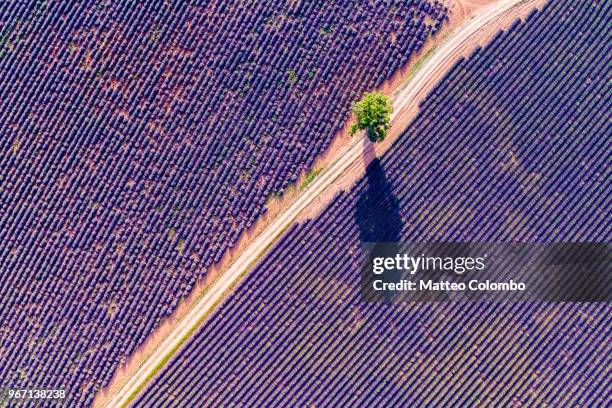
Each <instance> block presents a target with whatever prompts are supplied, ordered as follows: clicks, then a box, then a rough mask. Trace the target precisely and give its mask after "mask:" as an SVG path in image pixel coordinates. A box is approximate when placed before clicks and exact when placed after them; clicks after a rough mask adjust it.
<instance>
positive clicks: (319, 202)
mask: <svg viewBox="0 0 612 408" xmlns="http://www.w3.org/2000/svg"><path fill="white" fill-rule="evenodd" d="M545 2H546V1H545V0H528V1H525V2H523V3H521V4H520V5H519V6H516V7H515V8H513V9H512V10H510V11H508V12H507V13H505V14H504V15H503V16H502V17H501V18H498V19H496V20H495V23H494V24H489V25H487V26H485V27H484V28H482V29H480V30H478V31H477V32H476V33H475V34H474V35H472V36H471V37H470V38H469V39H468V40H467V41H465V42H464V43H463V44H461V47H459V48H458V49H456V50H455V51H454V52H453V54H452V57H451V58H447V59H445V61H444V63H442V64H439V65H438V66H436V69H435V70H434V71H433V72H432V73H431V74H430V75H428V80H427V81H426V83H425V84H424V85H423V86H421V87H420V88H419V89H418V90H416V92H410V93H409V97H408V98H406V99H401V98H402V96H403V95H404V94H405V93H404V92H402V90H403V88H404V87H405V85H406V82H407V81H409V80H410V79H411V77H412V76H413V75H414V73H413V72H412V69H411V67H412V66H414V63H415V62H417V61H418V60H419V59H421V58H423V57H424V56H427V55H428V52H430V50H433V49H435V48H437V47H439V46H440V45H441V44H442V43H444V41H445V40H446V39H447V38H448V37H450V36H452V34H453V32H454V31H455V30H456V29H457V28H458V27H460V26H462V25H463V24H464V23H465V22H466V21H468V20H469V17H470V16H471V15H473V14H474V13H477V12H478V11H479V10H480V9H482V8H483V7H486V6H488V5H490V4H491V3H495V1H491V0H452V1H451V2H449V3H450V6H449V9H450V21H449V23H448V24H447V25H446V27H445V28H443V29H442V30H441V31H440V33H438V36H437V37H436V39H434V40H432V41H429V42H428V43H427V44H426V45H425V47H424V48H423V49H422V50H421V51H420V52H419V53H418V54H417V55H415V56H414V57H413V58H411V60H410V61H409V62H408V63H407V65H406V67H405V68H403V69H401V70H400V71H399V72H397V73H396V74H395V75H394V76H393V77H392V78H391V79H390V80H388V81H386V82H385V83H384V84H383V85H382V86H381V88H380V91H381V92H383V93H385V94H387V95H389V96H391V97H392V99H393V104H394V107H399V109H398V108H396V112H395V117H394V120H393V122H392V128H391V130H390V132H389V136H388V137H387V138H386V140H385V141H384V142H383V143H381V144H379V145H377V146H376V147H375V154H376V156H380V155H381V154H383V153H384V152H385V151H386V150H387V149H388V148H389V147H390V146H391V144H392V143H393V141H395V140H396V139H397V138H398V137H399V135H400V134H401V132H402V131H403V130H404V129H405V128H406V126H407V125H408V124H409V123H410V121H411V120H412V119H413V118H414V116H415V115H416V113H417V112H418V101H419V100H420V99H422V98H423V97H424V96H425V95H426V94H427V92H429V90H430V89H431V88H432V87H433V85H435V83H437V81H438V80H439V79H440V78H441V77H442V76H443V75H444V73H445V72H446V71H447V70H448V69H449V68H450V67H451V66H452V64H453V63H454V61H456V59H457V57H458V56H459V55H468V54H469V53H470V52H471V51H472V50H473V49H474V48H475V47H476V46H477V45H484V44H486V42H487V41H488V40H489V39H490V38H491V37H492V36H493V35H495V33H496V32H497V31H498V30H499V29H500V28H506V27H508V26H509V25H510V24H511V23H512V22H513V21H514V20H515V19H516V18H517V17H524V16H525V15H526V14H527V13H528V12H529V11H530V10H532V9H533V7H541V6H542V5H543V4H544V3H545ZM347 130H348V124H347V125H346V126H345V128H344V129H343V130H342V131H341V132H339V133H338V134H337V135H336V137H335V139H334V141H333V142H332V144H331V145H330V147H329V148H328V149H327V151H326V152H325V153H324V154H323V155H322V156H321V157H320V158H319V159H318V160H317V161H316V163H315V164H314V166H313V168H327V167H329V166H330V165H331V164H332V163H334V162H335V161H337V160H338V159H339V157H342V156H343V155H344V154H345V153H346V152H347V151H348V150H349V149H350V147H351V146H352V145H353V144H354V143H351V141H352V138H351V137H350V136H348V132H347ZM374 157H375V156H374V155H370V156H369V157H368V158H367V159H366V160H363V159H361V160H354V161H353V162H352V163H351V164H350V166H349V167H348V168H347V169H346V170H345V171H344V172H343V174H342V175H341V176H340V177H338V178H337V179H336V180H335V181H334V182H333V183H331V185H330V186H329V187H328V188H327V189H326V190H325V191H324V193H323V194H319V195H317V198H315V199H314V200H312V201H311V203H310V205H309V206H308V207H307V208H306V209H305V210H303V211H301V213H300V215H299V217H298V220H304V219H307V218H311V217H314V216H316V215H317V214H318V213H319V212H320V211H321V210H322V209H323V208H324V207H325V206H326V204H327V203H328V202H329V201H330V200H331V199H332V198H333V197H334V196H335V195H336V194H337V193H338V192H339V191H342V190H348V189H350V187H351V186H352V185H353V184H354V183H355V182H356V181H357V180H358V179H359V178H361V177H362V176H363V174H364V173H365V167H366V166H367V164H368V163H369V162H370V161H371V160H372V159H373V158H374ZM302 181H303V177H302V179H301V180H299V181H298V182H297V183H296V185H295V186H293V187H291V188H289V189H287V191H286V192H285V194H284V195H283V196H282V197H281V198H273V199H271V200H269V202H268V204H267V206H268V212H267V213H266V214H265V215H264V216H263V217H261V218H260V219H259V220H258V222H256V223H255V225H254V226H253V227H252V228H251V229H250V230H248V231H246V232H245V233H244V234H243V235H242V236H241V238H240V240H239V241H238V243H237V244H236V246H234V248H232V249H231V250H229V251H228V252H227V253H226V255H225V256H224V257H223V259H222V260H221V262H220V263H219V264H218V265H217V266H216V267H214V268H211V270H209V272H208V274H207V276H206V278H205V279H204V280H203V281H201V282H199V283H198V284H197V285H196V287H195V288H194V289H193V291H192V293H191V295H190V296H189V297H187V298H186V299H185V300H184V301H183V302H181V303H180V305H179V306H178V308H177V309H176V311H175V312H174V313H173V315H172V316H170V317H169V318H167V319H165V320H164V321H163V322H162V323H161V325H160V326H159V327H157V328H156V330H155V331H154V332H153V333H152V334H151V335H150V336H149V337H148V338H147V340H146V341H145V343H144V344H143V345H141V346H140V347H139V349H138V350H137V351H136V352H135V353H134V354H133V355H132V356H131V357H130V358H129V359H128V360H127V361H126V362H125V363H124V364H123V365H122V366H121V367H120V368H119V369H118V370H117V372H116V373H115V376H114V377H113V380H112V381H111V384H110V385H109V386H108V387H106V388H105V389H103V390H102V391H101V392H100V393H99V394H98V395H97V397H96V399H95V400H94V404H93V406H94V407H101V406H109V405H108V404H109V401H110V398H111V397H113V396H114V395H115V394H116V393H117V392H119V390H121V389H122V388H123V387H124V385H125V384H126V383H127V382H128V381H129V380H130V379H132V377H133V376H134V375H135V373H136V372H137V371H138V370H139V369H140V368H141V367H142V366H143V364H144V363H145V362H146V361H147V360H148V359H149V358H150V357H151V356H152V355H153V354H154V352H155V351H156V350H158V348H159V347H160V345H161V344H162V342H163V341H164V340H165V339H167V338H168V337H169V336H171V335H173V333H174V332H175V329H176V327H177V326H178V325H179V323H181V322H182V321H183V320H184V319H185V318H186V316H187V315H188V313H189V311H190V310H192V309H193V308H194V306H195V305H196V304H197V303H198V301H199V300H201V299H202V298H203V297H204V296H205V295H206V293H207V291H208V289H209V288H211V287H212V286H213V285H214V284H215V283H217V282H218V281H219V278H220V276H221V273H222V272H224V271H226V270H227V269H228V268H229V267H230V266H231V265H232V264H233V263H234V261H236V259H237V258H238V257H239V256H240V255H241V254H242V253H243V252H244V250H245V249H246V248H248V247H249V246H250V245H251V244H252V243H253V241H254V240H255V238H256V237H258V236H259V235H260V234H261V233H262V232H263V231H264V230H266V228H267V227H269V226H270V225H271V224H272V222H273V221H274V220H275V219H276V218H277V217H278V216H279V215H280V214H281V213H282V212H283V211H285V210H286V209H287V208H289V207H291V205H292V204H294V203H295V202H296V200H297V199H298V198H299V197H300V196H301V195H302V193H303V190H301V189H300V188H299V186H300V184H301V183H302Z"/></svg>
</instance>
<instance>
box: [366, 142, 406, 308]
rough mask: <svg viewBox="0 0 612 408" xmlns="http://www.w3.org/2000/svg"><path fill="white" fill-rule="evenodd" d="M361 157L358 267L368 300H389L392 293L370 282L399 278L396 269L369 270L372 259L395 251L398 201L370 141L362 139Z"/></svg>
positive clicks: (398, 233)
mask: <svg viewBox="0 0 612 408" xmlns="http://www.w3.org/2000/svg"><path fill="white" fill-rule="evenodd" d="M364 140H365V141H364V149H363V154H362V159H363V163H364V166H365V167H366V174H365V176H366V180H367V185H366V188H365V189H364V190H363V191H362V192H361V195H360V196H359V198H358V200H357V202H356V204H355V221H356V222H357V225H358V227H359V234H360V239H361V243H362V244H364V249H366V251H367V253H366V262H365V266H364V268H363V270H362V289H364V290H365V292H364V293H363V294H364V296H365V297H366V299H368V300H386V301H390V300H391V299H392V297H393V294H392V293H388V292H377V291H374V290H373V286H372V284H373V283H374V281H375V280H376V279H380V278H382V279H383V280H384V281H385V282H397V281H399V280H400V279H401V273H400V272H399V271H386V272H385V273H384V276H383V275H380V276H377V275H374V274H373V273H372V269H371V267H372V258H373V256H374V255H375V256H376V257H381V256H389V257H393V256H395V254H396V253H397V252H398V250H399V241H400V240H401V231H402V228H403V221H402V217H401V215H400V205H399V200H398V199H397V197H396V196H395V194H394V193H393V188H392V185H391V183H390V182H389V180H388V179H387V176H386V174H385V171H384V169H383V167H382V165H381V163H380V160H379V159H378V158H377V157H376V155H375V153H374V144H373V143H372V142H370V141H369V140H368V139H367V138H364Z"/></svg>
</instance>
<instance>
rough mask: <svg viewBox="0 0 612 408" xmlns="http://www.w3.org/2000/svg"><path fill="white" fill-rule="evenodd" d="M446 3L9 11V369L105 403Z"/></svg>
mask: <svg viewBox="0 0 612 408" xmlns="http://www.w3.org/2000/svg"><path fill="white" fill-rule="evenodd" d="M446 19H447V10H446V8H445V7H444V6H443V4H441V3H440V2H438V1H432V2H427V1H421V0H417V1H414V0H412V1H385V2H357V1H352V0H338V1H326V2H303V1H297V2H294V1H288V2H280V1H276V2H268V1H204V2H168V1H163V2H162V1H151V2H149V1H116V2H114V1H104V2H99V1H83V2H74V1H52V2H43V1H30V2H26V1H19V2H11V1H9V2H2V3H0V132H1V137H0V253H1V254H2V258H1V259H0V262H1V266H0V277H1V278H2V281H3V285H2V287H1V288H0V299H1V306H0V378H2V380H3V381H2V384H1V385H2V386H11V387H50V388H58V387H59V388H65V389H67V390H68V395H69V399H68V400H67V401H66V404H68V405H69V406H88V405H90V403H91V401H92V400H93V397H94V394H95V392H96V391H97V390H99V389H100V388H101V387H102V386H104V385H105V384H107V383H108V381H109V380H110V378H111V376H112V374H113V372H114V371H115V370H116V368H117V366H118V365H119V364H120V363H121V362H123V361H125V360H126V358H127V357H128V356H129V355H130V354H131V353H133V352H134V351H135V350H136V348H137V347H138V345H140V344H142V342H143V341H144V339H145V338H146V336H147V335H148V334H149V333H151V331H152V330H153V329H154V328H155V327H156V326H158V325H159V323H160V320H161V319H162V318H164V317H166V316H168V315H170V314H171V313H172V311H173V310H175V308H176V306H177V304H178V302H179V301H180V300H181V299H182V298H184V297H185V296H186V295H187V294H188V293H190V291H191V289H192V288H193V286H194V284H195V282H196V280H197V279H198V278H202V277H203V276H205V275H206V273H207V271H208V270H209V268H210V267H211V266H212V265H213V264H214V263H216V262H218V261H219V260H220V259H221V257H222V255H223V254H224V253H225V252H226V251H227V249H228V248H231V247H232V246H234V244H235V243H236V241H237V239H238V237H239V236H240V234H241V233H242V232H244V231H245V230H246V229H247V228H249V227H250V226H251V225H252V224H253V222H254V221H255V220H256V219H257V217H258V216H259V215H261V214H262V213H264V212H265V211H266V207H265V203H266V199H267V198H269V197H270V196H271V195H273V194H281V193H282V192H283V191H284V189H285V188H286V187H287V185H288V184H289V183H292V182H294V181H296V180H297V178H298V176H299V175H300V174H301V173H302V172H304V171H305V170H307V169H309V168H310V167H311V165H312V163H313V161H314V159H315V158H316V157H317V155H319V154H320V153H321V152H322V151H323V150H324V149H325V148H326V147H327V146H328V145H329V144H330V142H331V140H332V138H333V137H334V136H335V134H336V133H337V132H338V131H339V130H340V129H341V128H342V126H343V125H344V123H345V121H346V119H347V118H348V115H349V109H350V105H351V103H352V102H353V101H355V100H356V99H358V98H359V95H360V94H361V93H362V92H363V91H365V90H367V89H372V88H375V87H377V86H379V85H381V83H382V82H383V80H385V79H387V78H389V76H390V75H391V74H393V73H394V72H395V71H396V70H397V69H398V68H400V67H402V66H403V65H404V64H405V63H406V62H407V61H408V59H409V58H410V57H411V55H413V54H414V53H415V52H416V51H417V50H419V49H420V48H421V47H422V46H423V44H424V42H425V41H426V40H427V39H428V38H429V37H431V36H432V35H433V34H434V33H435V32H436V31H437V30H438V29H439V28H440V26H441V25H442V24H443V23H444V22H445V20H446Z"/></svg>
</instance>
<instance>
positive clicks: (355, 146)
mask: <svg viewBox="0 0 612 408" xmlns="http://www.w3.org/2000/svg"><path fill="white" fill-rule="evenodd" d="M536 3H538V1H536V0H532V1H528V0H527V1H526V0H500V1H497V2H494V3H492V4H491V5H489V6H486V7H483V8H482V9H480V10H479V11H478V12H477V13H476V14H475V15H474V16H473V17H471V18H470V19H469V20H467V21H466V22H465V23H464V24H463V25H462V26H461V27H459V28H458V29H457V30H456V31H454V32H453V33H452V34H451V35H449V36H448V38H447V39H446V40H445V41H444V42H443V43H442V44H441V45H440V46H439V47H437V48H436V49H435V50H433V51H432V53H431V54H430V55H429V57H428V59H427V60H426V61H423V63H422V65H421V66H420V68H419V69H418V70H417V71H416V73H415V74H414V75H413V76H412V78H411V79H410V81H409V82H408V83H407V84H406V86H403V87H402V89H401V90H400V92H399V93H398V94H397V96H396V97H395V98H394V102H393V105H394V114H393V116H392V126H393V128H395V132H396V133H398V134H399V133H400V132H401V130H403V128H402V129H398V127H401V126H405V123H404V121H403V120H401V119H402V118H401V116H402V115H404V114H406V110H407V109H408V108H409V109H408V110H410V109H416V102H417V98H419V97H420V95H423V94H424V93H425V92H428V90H429V89H431V87H432V86H433V84H434V83H435V81H437V79H436V78H439V75H436V72H437V71H438V70H439V69H440V68H439V67H441V66H448V63H449V61H450V59H451V58H453V56H454V55H457V54H460V53H462V52H463V51H465V50H463V48H462V47H463V46H464V45H465V44H466V43H468V42H469V41H470V39H471V38H472V37H473V36H474V35H475V34H476V33H478V32H479V30H481V29H482V28H483V27H486V26H487V24H491V25H494V24H492V21H493V20H495V19H498V18H499V17H500V16H501V15H503V14H504V13H508V12H510V11H511V10H514V7H516V6H521V7H533V6H534V5H535V4H536ZM540 3H541V1H540ZM438 74H439V72H438ZM432 81H433V83H432ZM406 105H414V106H412V107H406ZM364 137H365V135H364V134H361V135H359V136H358V137H357V136H356V137H354V138H353V139H352V140H351V142H350V143H348V144H347V146H346V147H345V148H344V149H341V150H340V151H339V152H338V154H337V155H336V159H335V160H332V161H331V164H330V165H329V166H328V167H326V168H325V169H323V171H321V173H320V174H319V175H318V176H317V177H316V178H315V179H314V181H313V182H312V183H311V184H310V185H309V186H308V188H307V189H306V190H305V191H304V192H303V193H302V194H301V195H300V196H299V197H298V198H297V199H296V200H295V201H294V202H293V204H292V205H291V206H289V208H287V209H286V210H285V211H283V212H282V213H281V214H280V215H279V216H278V217H277V218H276V219H275V220H273V222H272V223H271V224H270V225H269V226H268V227H267V228H266V229H265V230H264V231H263V232H262V233H261V234H260V235H259V236H257V237H256V238H255V239H254V240H253V242H252V243H251V245H249V246H248V247H247V248H246V250H245V251H244V252H243V253H242V254H241V255H240V256H239V257H238V258H237V259H236V260H235V262H234V263H233V264H232V265H231V266H230V267H229V268H228V269H227V270H226V271H225V272H223V273H222V274H221V275H220V276H219V277H218V279H216V280H215V281H214V283H213V284H212V285H211V286H210V288H209V289H208V290H207V291H206V293H205V294H204V296H202V297H201V298H200V299H199V300H198V301H197V303H196V304H195V305H194V307H193V308H192V309H191V310H190V311H189V312H188V313H187V314H186V315H185V316H184V318H182V319H181V320H180V321H179V322H178V324H177V325H176V327H175V329H174V330H173V331H172V333H171V334H170V335H168V336H167V337H165V339H164V340H163V341H162V342H161V344H160V345H159V347H157V348H156V349H155V350H154V351H153V353H152V354H151V355H150V356H148V358H147V359H146V360H145V361H143V362H142V363H141V364H140V365H139V368H138V370H137V371H136V373H135V374H134V375H133V376H131V377H129V378H128V379H127V380H126V381H125V382H124V383H123V384H122V385H121V386H120V387H118V389H117V391H116V392H113V393H112V394H111V395H107V396H105V398H103V399H102V400H97V401H96V402H97V403H96V404H95V406H100V407H109V408H111V407H112V408H116V407H125V406H128V405H129V404H130V402H131V401H132V400H133V399H134V398H135V396H136V395H138V393H139V392H140V391H141V390H142V389H143V388H144V387H145V385H146V384H147V383H148V382H149V381H150V380H151V379H152V378H153V377H154V375H155V374H156V373H157V371H158V370H159V369H160V368H161V367H162V366H163V365H164V364H165V363H166V362H167V361H168V360H169V359H170V358H171V357H172V356H173V355H174V354H175V353H176V352H177V351H178V350H179V348H180V347H181V345H182V344H184V343H185V341H186V340H187V339H188V338H189V337H190V336H191V334H192V333H193V332H194V331H195V330H196V329H197V327H198V326H199V325H200V323H201V322H202V321H203V320H204V319H206V317H207V316H208V315H209V314H210V313H211V312H212V311H213V310H214V308H215V306H216V305H217V304H219V303H220V302H222V301H223V299H224V298H225V296H226V295H227V294H228V293H229V292H230V291H231V289H232V288H233V287H234V286H235V285H237V284H238V283H239V282H240V281H241V279H242V278H243V277H244V276H246V274H247V273H248V271H249V269H250V268H251V267H252V266H253V264H254V263H255V262H257V260H258V259H259V258H260V257H261V256H263V255H264V253H265V252H266V249H267V248H268V247H270V246H271V245H272V244H273V243H274V242H275V241H276V240H277V238H278V237H279V236H280V235H281V234H282V233H283V232H284V231H285V230H286V229H287V228H288V227H289V226H290V225H291V224H292V223H293V222H294V221H295V220H296V219H297V218H298V216H300V214H301V213H302V212H303V211H304V210H305V209H306V208H307V207H308V206H309V205H311V204H312V203H313V202H314V201H315V199H319V198H320V197H327V196H329V194H328V193H327V192H328V191H329V190H333V185H334V182H335V181H336V180H338V179H339V178H340V177H341V176H342V175H343V174H344V173H345V172H346V171H347V170H350V167H351V166H352V165H354V163H355V162H360V161H361V154H362V151H363V143H364ZM389 144H390V142H387V143H385V146H387V147H388V146H389ZM382 149H386V147H384V146H380V147H377V154H381V153H382V152H381V150H382ZM317 201H318V202H319V204H320V205H321V206H323V205H324V204H325V203H324V202H321V200H317ZM324 201H325V200H324Z"/></svg>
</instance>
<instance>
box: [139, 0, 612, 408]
mask: <svg viewBox="0 0 612 408" xmlns="http://www.w3.org/2000/svg"><path fill="white" fill-rule="evenodd" d="M609 13H610V4H609V3H606V2H575V1H572V0H562V1H552V2H549V3H548V4H547V5H546V6H545V8H544V9H543V10H542V11H538V12H534V13H533V14H531V15H530V16H529V18H527V21H526V22H517V23H516V24H514V25H513V26H512V28H511V29H509V30H508V31H506V32H501V33H500V34H499V35H497V36H496V37H495V38H494V40H493V41H492V42H490V43H489V44H488V45H487V46H486V47H484V48H482V49H478V50H477V51H475V52H474V53H473V54H472V55H470V56H469V57H468V58H464V59H462V60H461V61H459V62H458V63H457V64H456V65H455V66H454V67H453V69H452V70H451V71H450V72H449V73H448V74H447V75H446V76H445V78H444V79H443V80H442V81H441V82H440V83H439V84H438V85H437V87H436V88H435V89H434V90H433V91H432V92H431V94H430V95H429V97H428V98H427V99H426V100H424V101H423V103H422V109H421V111H420V113H419V115H418V117H417V118H416V119H415V120H414V121H413V123H412V124H411V125H410V126H409V127H408V128H407V129H406V131H405V132H404V134H403V136H401V137H400V138H399V140H398V141H397V142H396V143H395V144H394V145H393V146H392V147H391V149H390V150H389V151H388V152H387V153H386V154H385V155H384V156H383V157H382V158H381V159H380V160H378V159H375V160H373V161H372V162H371V163H370V164H369V166H368V167H367V170H366V175H365V177H364V178H363V179H362V180H360V181H359V182H358V183H357V184H356V185H355V186H354V188H353V189H352V190H351V191H350V192H343V193H341V194H339V195H338V196H337V197H336V198H335V199H334V200H333V202H332V203H331V204H330V205H329V206H328V207H327V209H326V210H324V212H323V213H322V214H321V215H320V216H319V217H317V218H316V219H313V220H309V221H307V222H304V223H302V224H300V225H296V226H294V227H292V228H291V229H290V230H289V231H288V232H287V233H286V234H285V235H284V236H283V238H282V239H281V240H280V241H279V243H278V244H277V245H275V246H274V247H273V248H272V249H271V250H270V251H269V253H268V254H267V255H266V257H265V258H264V259H263V260H262V261H261V263H260V264H259V265H258V266H257V267H255V268H254V270H253V271H251V273H250V274H249V276H248V277H247V278H246V280H245V281H244V282H243V283H242V284H241V285H240V286H239V287H238V289H237V290H236V291H235V292H234V293H233V294H232V295H231V296H230V298H229V299H228V300H227V301H226V302H225V303H224V304H223V305H221V306H220V307H219V308H218V309H217V311H216V312H215V314H214V315H213V316H211V318H210V319H209V320H208V321H206V322H205V323H204V324H203V325H202V327H201V328H200V329H199V330H198V332H197V333H196V334H195V335H194V337H193V338H192V339H191V340H190V342H189V343H188V344H187V345H186V346H185V347H184V348H183V349H182V350H181V351H180V352H179V354H178V355H177V356H176V357H175V358H173V359H172V360H171V361H170V362H169V363H168V365H167V366H166V368H165V369H164V370H162V371H161V372H160V374H159V375H158V377H157V378H156V379H155V380H154V382H153V383H152V384H151V385H150V386H149V388H148V389H147V390H145V391H144V392H143V393H142V394H141V396H140V397H139V399H138V400H137V402H136V404H135V406H137V407H170V406H173V407H174V406H266V407H286V406H317V407H336V406H368V407H369V406H390V407H391V406H481V405H482V406H510V405H512V406H570V405H571V406H573V405H580V406H605V405H606V403H607V401H609V400H610V397H611V395H610V389H609V387H607V386H606V385H607V382H608V376H607V367H609V365H610V362H611V360H610V353H609V351H610V347H609V344H608V334H609V331H610V321H609V314H610V312H611V310H610V307H609V305H608V304H606V303H590V304H581V303H543V302H540V303H531V302H517V303H511V302H509V303H493V302H467V303H398V304H383V303H368V302H365V301H364V300H363V298H362V296H361V294H360V284H361V279H360V275H361V266H362V261H363V254H362V251H361V244H362V242H364V241H370V242H372V241H379V242H386V241H399V240H404V241H482V242H494V241H542V242H546V241H553V242H554V241H601V242H609V241H610V238H611V237H612V231H611V230H610V227H609V218H610V208H611V202H610V197H612V184H611V180H612V178H611V177H610V169H609V163H610V158H611V157H610V152H611V151H612V150H611V149H610V147H611V146H610V138H609V135H610V123H609V122H610V121H609V102H610V101H609V96H610V83H611V82H610V79H611V78H610V71H609V69H608V67H607V65H608V63H609V61H608V58H607V56H608V55H609V41H608V36H607V35H606V34H605V33H606V28H607V24H608V16H609ZM365 149H366V151H365V152H364V157H367V156H368V155H369V154H371V153H370V152H368V151H367V149H371V146H366V147H365Z"/></svg>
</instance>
